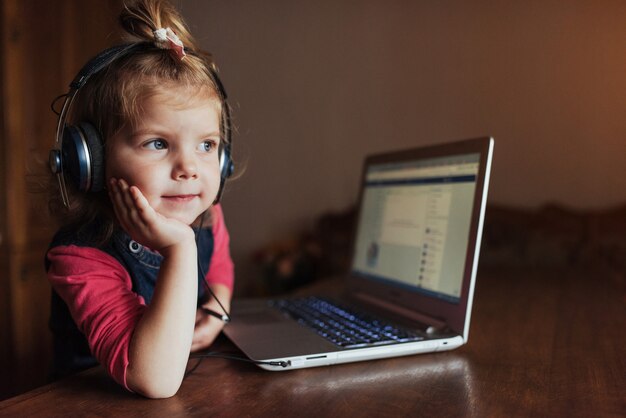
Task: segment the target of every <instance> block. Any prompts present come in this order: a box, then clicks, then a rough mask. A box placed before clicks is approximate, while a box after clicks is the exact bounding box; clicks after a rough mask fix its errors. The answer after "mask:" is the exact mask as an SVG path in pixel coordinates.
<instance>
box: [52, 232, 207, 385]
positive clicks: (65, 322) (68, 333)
mask: <svg viewBox="0 0 626 418" xmlns="http://www.w3.org/2000/svg"><path fill="white" fill-rule="evenodd" d="M97 224H98V223H97V222H94V227H87V228H86V229H84V230H82V231H86V232H84V233H81V234H80V236H79V235H78V234H76V233H62V232H59V233H57V234H56V235H55V236H54V238H53V240H52V243H51V244H50V249H51V248H54V247H57V246H61V245H76V246H79V247H93V245H90V241H91V240H90V239H89V238H88V237H89V236H95V235H90V231H96V229H95V228H97V226H96V225H97ZM194 232H196V233H197V235H196V236H197V238H196V240H197V247H198V262H199V265H201V266H202V269H201V268H198V304H200V303H201V302H202V301H203V300H204V297H205V289H204V285H203V284H202V280H204V278H203V277H202V273H205V274H206V272H207V271H208V270H209V264H210V262H211V256H212V254H213V231H212V230H211V228H203V229H202V230H201V231H200V232H199V233H198V230H197V229H194ZM99 249H100V250H102V251H104V252H106V253H107V254H109V255H111V256H112V257H114V258H115V259H116V260H117V261H119V262H120V264H121V265H122V266H124V268H125V269H126V271H128V273H129V275H130V278H131V280H132V284H133V287H132V289H133V292H135V293H137V294H139V295H141V296H142V297H143V298H144V300H145V302H146V304H149V303H150V301H151V300H152V295H153V293H154V286H155V284H156V279H157V275H158V273H159V267H160V266H161V261H162V260H163V257H162V256H161V255H160V254H157V253H155V252H153V251H151V250H149V249H147V248H145V247H143V246H142V245H140V244H138V243H137V242H135V241H133V240H132V239H131V238H130V237H129V236H128V235H127V234H126V233H125V232H124V231H122V230H120V229H117V230H116V231H115V232H114V233H113V237H112V238H111V240H110V241H109V242H108V243H107V244H105V245H104V246H103V247H99ZM45 264H46V271H47V270H48V269H49V268H50V261H49V260H48V259H47V257H46V260H45ZM49 325H50V329H51V331H52V334H53V343H54V363H53V370H52V376H51V377H52V378H53V379H57V378H60V377H63V376H66V375H69V374H72V373H75V372H77V371H80V370H84V369H86V368H89V367H92V366H95V365H97V364H98V362H97V361H96V359H95V358H94V357H93V356H92V355H91V351H90V349H89V345H88V344H87V339H86V338H85V336H84V335H83V333H82V332H81V331H80V330H79V329H78V327H77V326H76V324H75V323H74V320H73V319H72V316H71V315H70V312H69V309H68V307H67V305H66V304H65V302H64V301H63V299H61V297H60V296H59V295H58V294H57V293H56V292H55V291H54V290H53V291H52V301H51V306H50V323H49Z"/></svg>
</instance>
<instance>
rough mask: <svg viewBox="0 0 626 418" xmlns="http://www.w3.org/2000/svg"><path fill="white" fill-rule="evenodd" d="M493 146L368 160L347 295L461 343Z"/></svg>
mask: <svg viewBox="0 0 626 418" xmlns="http://www.w3.org/2000/svg"><path fill="white" fill-rule="evenodd" d="M493 143H494V141H493V139H492V138H489V137H485V138H476V139H470V140H464V141H458V142H453V143H447V144H443V145H433V146H428V147H420V148H416V149H412V150H403V151H398V152H391V153H385V154H379V155H373V156H370V157H368V158H367V159H366V160H365V163H364V169H363V174H362V180H361V193H360V198H359V216H358V222H357V229H356V233H355V238H354V240H355V241H354V245H353V254H352V264H351V272H350V274H349V277H348V289H349V293H350V294H351V295H352V296H353V297H356V298H357V299H360V300H361V301H364V302H366V303H368V304H370V305H372V304H373V305H377V306H378V307H380V308H384V309H386V310H389V311H392V312H395V313H396V314H399V315H401V316H405V317H412V318H413V319H415V320H419V321H420V322H424V323H426V324H428V325H431V326H433V327H435V328H442V329H444V328H445V329H447V330H449V331H453V332H455V333H457V334H459V335H461V336H463V339H464V340H465V341H467V337H468V332H469V322H470V313H471V305H472V300H473V292H474V281H475V276H476V270H477V264H478V256H479V252H480V240H481V235H482V226H483V219H484V212H485V206H486V201H487V189H488V184H489V173H490V167H491V158H492V153H493Z"/></svg>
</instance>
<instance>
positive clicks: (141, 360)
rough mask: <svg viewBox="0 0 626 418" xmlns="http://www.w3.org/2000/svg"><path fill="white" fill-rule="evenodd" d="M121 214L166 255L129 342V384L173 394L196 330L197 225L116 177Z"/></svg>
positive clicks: (113, 190) (135, 233)
mask: <svg viewBox="0 0 626 418" xmlns="http://www.w3.org/2000/svg"><path fill="white" fill-rule="evenodd" d="M109 190H110V195H111V200H112V202H113V206H114V209H115V214H116V216H117V218H118V220H119V222H120V224H121V226H122V228H124V229H125V230H126V232H127V233H128V234H129V235H130V236H131V237H133V239H134V240H136V241H137V242H139V243H141V244H143V245H145V246H148V247H149V248H152V249H154V250H156V251H159V253H160V254H161V255H162V256H163V261H162V263H161V268H160V271H159V275H158V278H157V283H156V286H155V289H154V295H153V297H152V301H151V303H150V305H149V306H147V307H146V310H145V312H144V315H143V316H142V318H141V319H140V320H139V322H138V324H137V326H136V328H135V330H134V333H133V336H132V338H131V341H130V347H129V364H128V368H127V371H126V382H127V385H128V387H129V388H130V389H131V390H133V391H135V392H138V393H141V394H142V395H144V396H147V397H150V398H165V397H170V396H173V395H174V394H175V393H176V392H177V391H178V388H179V387H180V385H181V383H182V380H183V377H184V373H185V368H186V365H187V361H188V358H189V352H190V348H191V343H192V339H193V334H194V324H195V316H196V299H197V295H198V280H197V277H198V271H197V264H196V257H197V248H196V243H195V236H194V233H193V230H192V229H191V228H190V227H189V226H188V225H185V224H184V223H182V222H179V221H176V220H173V219H167V218H164V217H163V216H161V215H159V214H158V213H157V212H155V211H154V209H152V207H151V206H150V205H149V204H148V202H147V200H146V199H145V198H144V196H143V195H142V194H141V192H140V191H139V189H138V188H136V187H129V186H128V185H127V184H126V182H125V181H123V180H119V181H116V180H112V181H111V187H110V188H109Z"/></svg>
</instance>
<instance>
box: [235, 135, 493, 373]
mask: <svg viewBox="0 0 626 418" xmlns="http://www.w3.org/2000/svg"><path fill="white" fill-rule="evenodd" d="M493 146H494V140H493V138H489V137H485V138H475V139H469V140H462V141H457V142H453V143H446V144H443V145H441V144H439V145H432V146H424V147H419V148H414V149H408V150H404V151H395V152H390V153H383V154H377V155H371V156H369V157H367V158H366V159H365V163H364V167H363V174H362V177H361V182H360V197H359V203H358V221H357V225H356V230H355V233H354V240H353V246H352V247H353V248H352V258H351V260H352V261H351V268H350V271H349V273H347V275H346V277H343V278H342V280H343V281H344V283H340V282H338V286H341V287H342V288H344V289H345V290H344V291H343V292H340V294H338V295H335V296H334V297H332V298H328V297H325V296H307V297H301V298H293V299H289V298H280V299H273V300H263V299H241V300H234V301H233V306H232V311H231V321H230V323H228V324H227V325H226V326H225V328H224V333H225V334H226V336H227V337H228V338H229V339H230V340H231V341H232V342H233V343H234V344H235V345H236V346H237V347H238V348H239V349H240V350H241V351H243V353H244V354H245V355H246V356H247V357H248V358H249V359H250V360H251V361H252V362H254V363H256V364H258V365H259V366H260V367H262V368H264V369H266V370H274V371H280V370H292V369H301V368H307V367H316V366H327V365H333V364H340V363H349V362H355V361H363V360H374V359H382V358H389V357H397V356H405V355H413V354H419V353H430V352H438V351H446V350H452V349H455V348H457V347H460V346H461V345H463V344H465V343H466V342H467V340H468V335H469V325H470V314H471V310H472V299H473V296H474V283H475V280H476V271H477V265H478V256H479V252H480V241H481V234H482V228H483V219H484V214H485V205H486V201H487V189H488V184H489V173H490V168H491V159H492V153H493Z"/></svg>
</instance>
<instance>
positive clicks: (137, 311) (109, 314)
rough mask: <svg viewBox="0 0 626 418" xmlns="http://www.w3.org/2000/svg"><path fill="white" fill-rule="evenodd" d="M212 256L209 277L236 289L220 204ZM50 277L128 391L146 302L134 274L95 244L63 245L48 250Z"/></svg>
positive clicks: (214, 216) (215, 213)
mask: <svg viewBox="0 0 626 418" xmlns="http://www.w3.org/2000/svg"><path fill="white" fill-rule="evenodd" d="M212 219H213V224H212V232H213V239H214V248H213V255H212V256H211V263H210V266H209V269H208V271H207V274H206V276H205V280H206V282H207V284H222V285H225V286H226V287H228V288H229V289H230V290H231V292H232V289H233V282H234V267H233V262H232V259H231V257H230V249H229V241H230V238H229V234H228V230H227V229H226V224H225V223H224V215H223V213H222V209H221V207H220V205H216V206H214V207H213V208H212ZM48 260H49V261H50V268H49V269H48V279H49V280H50V283H51V285H52V287H53V289H54V290H55V291H56V292H57V293H58V295H59V296H60V297H61V298H62V299H63V301H65V303H66V304H67V306H68V308H69V311H70V313H71V315H72V318H73V319H74V322H75V323H76V325H77V326H78V328H79V329H80V330H81V332H82V333H83V334H85V336H86V338H87V342H88V343H89V347H90V348H91V352H92V354H93V355H94V357H95V358H96V359H97V360H98V362H100V364H102V365H103V366H104V367H105V368H106V370H107V371H108V373H109V374H110V375H111V376H112V377H113V379H115V380H116V381H117V382H118V383H120V384H121V385H123V386H124V387H125V388H127V389H128V385H127V383H126V370H127V368H128V363H129V360H128V349H129V346H130V340H131V337H132V335H133V332H134V330H135V327H136V326H137V323H138V322H139V320H140V319H141V317H142V315H143V313H144V311H145V309H146V303H145V301H144V299H143V297H142V296H140V295H138V294H137V293H135V292H133V290H132V287H133V285H132V281H131V277H130V275H129V274H128V272H127V271H126V269H125V268H124V266H122V264H120V262H119V261H118V260H116V259H115V258H114V257H112V256H111V255H109V254H107V253H105V252H103V251H101V250H99V249H96V248H92V247H78V246H75V245H68V246H58V247H54V248H52V249H51V250H50V251H49V252H48Z"/></svg>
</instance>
